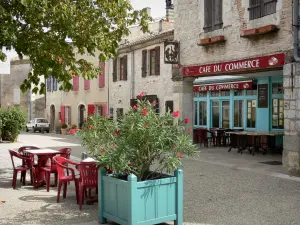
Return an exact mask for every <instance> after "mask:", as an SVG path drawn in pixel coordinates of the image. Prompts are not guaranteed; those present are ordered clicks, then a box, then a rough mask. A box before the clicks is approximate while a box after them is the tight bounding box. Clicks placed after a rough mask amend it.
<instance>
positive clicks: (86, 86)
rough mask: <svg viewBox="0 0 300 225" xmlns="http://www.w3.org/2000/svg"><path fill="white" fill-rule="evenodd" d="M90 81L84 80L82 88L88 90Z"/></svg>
mask: <svg viewBox="0 0 300 225" xmlns="http://www.w3.org/2000/svg"><path fill="white" fill-rule="evenodd" d="M90 86H91V82H90V80H84V90H90Z"/></svg>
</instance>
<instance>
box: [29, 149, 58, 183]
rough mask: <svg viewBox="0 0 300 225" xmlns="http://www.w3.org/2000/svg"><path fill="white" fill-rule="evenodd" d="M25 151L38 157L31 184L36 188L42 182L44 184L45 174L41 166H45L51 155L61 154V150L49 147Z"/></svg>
mask: <svg viewBox="0 0 300 225" xmlns="http://www.w3.org/2000/svg"><path fill="white" fill-rule="evenodd" d="M24 152H25V153H27V154H31V155H36V156H37V157H38V165H37V167H36V168H35V170H34V173H33V174H34V176H33V177H34V179H33V182H34V183H33V186H34V187H35V188H38V187H39V186H41V185H42V184H45V179H44V178H45V175H44V172H42V171H41V169H40V168H41V167H43V166H45V165H46V163H47V160H48V159H49V158H52V157H53V156H55V155H57V154H61V152H59V151H57V150H53V149H49V148H41V149H28V150H24Z"/></svg>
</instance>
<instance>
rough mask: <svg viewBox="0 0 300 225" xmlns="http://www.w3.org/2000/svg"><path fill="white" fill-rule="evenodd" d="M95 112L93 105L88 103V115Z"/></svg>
mask: <svg viewBox="0 0 300 225" xmlns="http://www.w3.org/2000/svg"><path fill="white" fill-rule="evenodd" d="M94 114H95V105H88V116H91V115H94Z"/></svg>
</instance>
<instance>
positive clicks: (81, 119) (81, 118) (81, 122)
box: [78, 104, 85, 129]
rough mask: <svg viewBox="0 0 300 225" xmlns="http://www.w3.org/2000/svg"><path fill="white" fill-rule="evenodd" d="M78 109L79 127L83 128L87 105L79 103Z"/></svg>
mask: <svg viewBox="0 0 300 225" xmlns="http://www.w3.org/2000/svg"><path fill="white" fill-rule="evenodd" d="M78 111H79V113H78V114H79V117H78V126H79V129H82V127H83V126H84V122H85V121H84V112H85V105H82V104H81V105H79V106H78Z"/></svg>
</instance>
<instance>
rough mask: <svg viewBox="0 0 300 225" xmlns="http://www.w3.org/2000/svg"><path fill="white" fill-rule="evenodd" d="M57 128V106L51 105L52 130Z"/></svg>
mask: <svg viewBox="0 0 300 225" xmlns="http://www.w3.org/2000/svg"><path fill="white" fill-rule="evenodd" d="M54 129H55V106H54V105H51V106H50V130H51V131H53V130H54Z"/></svg>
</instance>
